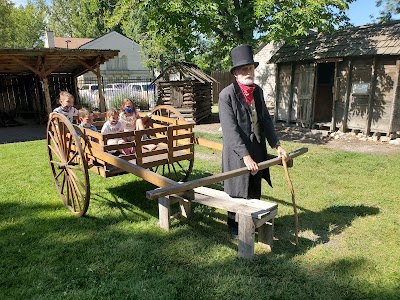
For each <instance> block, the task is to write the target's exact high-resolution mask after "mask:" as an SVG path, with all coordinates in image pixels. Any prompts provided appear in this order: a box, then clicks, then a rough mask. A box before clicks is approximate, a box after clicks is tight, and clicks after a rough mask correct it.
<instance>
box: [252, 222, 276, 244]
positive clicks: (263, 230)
mask: <svg viewBox="0 0 400 300" xmlns="http://www.w3.org/2000/svg"><path fill="white" fill-rule="evenodd" d="M256 228H257V226H256ZM273 241H274V219H272V220H271V221H270V222H266V223H264V224H263V225H261V226H260V227H258V242H259V243H260V244H263V246H264V247H268V248H269V250H272V244H273Z"/></svg>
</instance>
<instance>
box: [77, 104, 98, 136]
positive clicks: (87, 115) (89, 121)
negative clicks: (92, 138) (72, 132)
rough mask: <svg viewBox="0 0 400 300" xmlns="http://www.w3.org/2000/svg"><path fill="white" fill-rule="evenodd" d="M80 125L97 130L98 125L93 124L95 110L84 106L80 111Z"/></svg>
mask: <svg viewBox="0 0 400 300" xmlns="http://www.w3.org/2000/svg"><path fill="white" fill-rule="evenodd" d="M78 118H79V127H81V128H86V129H90V130H93V131H96V132H97V127H96V126H94V125H93V112H91V111H90V110H88V109H87V108H85V107H82V108H81V109H80V110H79V112H78Z"/></svg>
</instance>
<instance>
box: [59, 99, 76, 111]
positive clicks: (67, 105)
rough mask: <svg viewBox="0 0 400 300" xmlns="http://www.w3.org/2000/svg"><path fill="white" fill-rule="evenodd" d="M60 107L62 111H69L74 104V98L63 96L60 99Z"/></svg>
mask: <svg viewBox="0 0 400 300" xmlns="http://www.w3.org/2000/svg"><path fill="white" fill-rule="evenodd" d="M60 104H61V108H62V110H64V111H69V110H70V109H71V107H73V106H74V98H72V97H65V98H61V99H60Z"/></svg>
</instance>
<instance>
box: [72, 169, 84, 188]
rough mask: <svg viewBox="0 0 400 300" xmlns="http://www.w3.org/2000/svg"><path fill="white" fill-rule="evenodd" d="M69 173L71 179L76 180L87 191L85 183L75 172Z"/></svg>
mask: <svg viewBox="0 0 400 300" xmlns="http://www.w3.org/2000/svg"><path fill="white" fill-rule="evenodd" d="M68 173H69V174H70V175H71V177H73V179H74V180H76V181H78V182H79V184H80V185H81V187H82V188H83V189H85V183H84V182H83V181H82V180H81V179H80V178H79V177H78V176H77V175H76V174H75V172H74V171H72V170H70V171H69V172H68Z"/></svg>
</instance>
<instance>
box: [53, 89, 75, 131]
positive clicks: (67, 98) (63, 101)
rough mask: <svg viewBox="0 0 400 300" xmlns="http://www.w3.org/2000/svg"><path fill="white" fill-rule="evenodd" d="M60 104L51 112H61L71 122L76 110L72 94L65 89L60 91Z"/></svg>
mask: <svg viewBox="0 0 400 300" xmlns="http://www.w3.org/2000/svg"><path fill="white" fill-rule="evenodd" d="M59 102H60V106H59V107H57V108H55V109H54V110H53V112H55V113H59V114H62V115H64V116H66V117H67V119H68V120H69V121H70V122H71V123H72V122H73V120H74V116H77V115H78V110H77V109H76V108H75V107H74V96H72V94H70V93H68V92H67V91H61V92H60V96H59Z"/></svg>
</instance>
